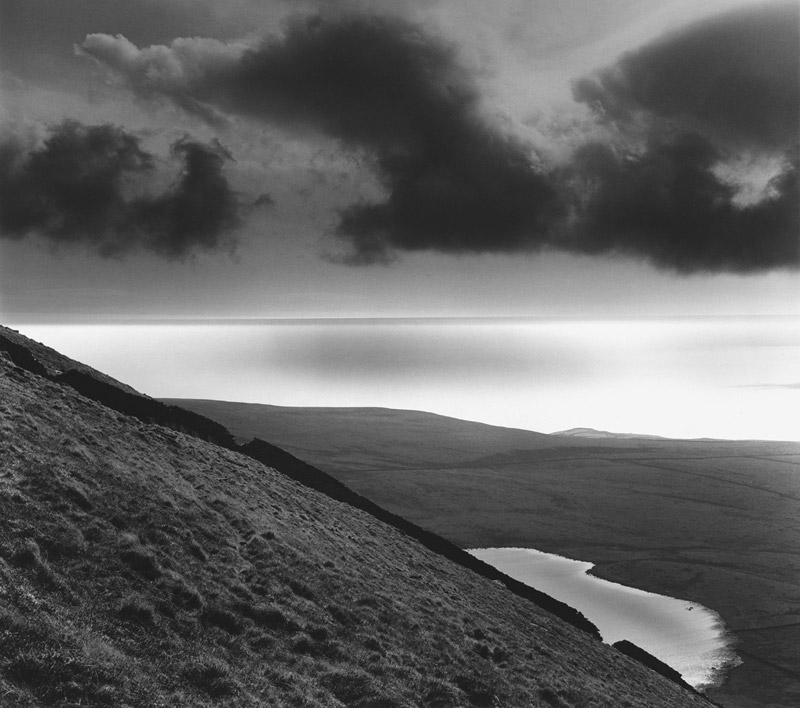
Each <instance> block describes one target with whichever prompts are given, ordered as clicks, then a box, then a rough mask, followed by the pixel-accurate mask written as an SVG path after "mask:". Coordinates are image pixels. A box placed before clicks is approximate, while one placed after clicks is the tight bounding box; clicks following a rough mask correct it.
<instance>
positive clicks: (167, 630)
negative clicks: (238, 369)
mask: <svg viewBox="0 0 800 708" xmlns="http://www.w3.org/2000/svg"><path fill="white" fill-rule="evenodd" d="M49 356H52V355H49ZM37 360H39V361H45V360H43V359H37ZM52 361H55V359H52ZM62 363H63V362H62ZM59 365H61V364H59ZM47 370H48V375H47V376H45V375H43V374H41V373H35V372H33V371H30V370H29V369H28V368H25V367H21V366H19V365H18V363H15V362H14V361H12V360H11V358H10V357H5V356H2V355H0V459H1V460H2V466H0V705H3V706H5V705H8V706H15V707H16V706H19V707H20V708H26V707H31V706H40V705H57V706H120V707H122V706H129V707H131V708H134V707H139V706H142V707H145V706H147V707H148V708H149V707H151V706H164V707H166V706H212V705H213V706H218V705H231V706H298V707H301V706H302V707H311V706H328V707H330V708H342V706H352V707H354V708H411V707H414V708H416V707H430V708H434V707H436V708H450V707H452V708H455V707H456V706H461V707H469V706H494V707H497V708H499V707H500V706H544V707H545V708H547V707H549V706H554V705H557V706H567V707H578V706H582V707H584V708H589V707H590V706H591V707H602V706H615V707H616V706H625V705H628V706H642V707H647V706H649V707H651V708H662V707H664V708H666V707H667V706H670V707H676V706H687V707H690V706H704V705H708V703H707V702H706V700H705V699H704V698H703V697H701V696H698V695H696V694H693V693H691V692H688V691H686V690H685V689H683V688H681V687H680V686H678V685H677V684H675V683H673V682H670V681H668V680H666V679H664V678H663V677H661V676H659V675H658V674H656V673H654V672H653V671H651V670H649V669H647V668H646V667H644V666H643V665H641V664H640V663H638V662H636V661H634V660H631V659H630V658H628V657H626V656H625V655H623V654H622V653H621V652H618V651H616V650H615V649H613V648H611V647H608V646H606V645H603V644H602V643H601V642H599V641H598V640H597V639H596V638H594V637H593V636H591V635H590V634H588V633H587V632H585V631H583V630H580V629H578V628H576V627H574V626H572V625H570V624H567V623H565V622H563V621H562V620H560V619H558V618H557V617H555V616H554V615H552V614H550V613H548V612H547V611H545V610H543V609H542V608H541V607H539V606H537V605H536V604H534V603H532V602H530V601H529V600H527V599H525V598H523V597H520V596H518V595H516V594H514V593H512V592H510V591H509V590H508V589H506V588H505V587H503V586H502V584H499V583H497V582H493V581H492V580H490V579H488V578H485V577H482V576H481V575H479V574H477V573H475V572H473V571H471V570H469V569H468V568H465V567H463V566H462V565H459V564H458V563H454V562H452V561H450V560H448V559H446V558H444V557H442V556H441V555H440V554H438V553H436V552H434V551H432V550H430V549H429V548H426V547H425V546H423V545H422V544H421V543H419V542H418V541H417V540H415V539H413V538H411V537H410V536H409V535H408V534H406V533H404V532H403V531H401V530H400V529H398V528H396V527H395V526H392V525H389V524H385V523H382V522H380V521H379V520H377V519H376V518H375V516H374V515H372V514H370V513H367V512H366V511H364V510H362V509H358V508H355V507H353V506H352V505H350V504H347V503H344V502H342V501H337V500H334V499H332V498H331V497H329V496H327V495H326V494H323V493H321V492H319V491H316V490H313V489H310V488H308V487H307V486H305V485H303V484H300V483H299V482H297V481H296V480H293V479H291V478H290V477H287V476H286V475H284V474H282V473H280V472H278V471H276V470H275V469H272V468H269V467H266V466H265V465H263V464H262V463H260V462H258V461H256V460H254V459H252V458H250V457H247V456H245V455H242V454H240V453H237V452H234V451H232V450H228V449H225V448H224V447H221V446H219V445H216V444H212V443H209V442H205V441H203V440H200V439H198V438H197V437H194V436H190V435H186V434H184V433H181V432H177V431H174V430H171V429H168V428H164V427H163V426H160V425H156V424H153V423H147V422H143V421H142V420H139V419H138V418H135V417H131V416H129V415H127V414H124V413H121V412H118V411H115V410H112V409H110V408H108V407H107V406H105V405H103V404H101V403H99V402H98V401H95V400H92V399H91V398H87V397H86V396H85V395H83V394H81V393H79V392H78V391H76V390H75V389H74V388H72V387H70V386H68V385H66V383H64V382H59V381H58V380H56V379H55V378H54V377H53V371H52V366H51V365H48V366H47Z"/></svg>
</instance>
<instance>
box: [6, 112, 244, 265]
mask: <svg viewBox="0 0 800 708" xmlns="http://www.w3.org/2000/svg"><path fill="white" fill-rule="evenodd" d="M171 157H172V158H173V160H174V161H177V162H178V163H179V164H180V174H179V176H178V178H177V180H176V181H175V182H174V184H172V185H171V186H170V187H168V188H166V189H165V190H163V191H162V192H160V193H157V194H149V193H147V192H146V191H144V190H145V187H146V185H147V183H148V182H149V180H150V179H152V177H153V175H154V172H155V168H156V159H155V157H154V156H153V155H152V154H150V153H148V152H146V151H145V150H143V149H142V147H141V145H140V142H139V138H138V137H137V136H135V135H132V134H130V133H127V132H126V131H124V130H122V129H121V128H117V127H114V126H111V125H97V126H86V125H83V124H81V123H78V122H76V121H65V122H63V123H61V124H60V125H57V126H54V127H53V128H52V129H51V130H50V133H49V135H48V137H47V138H46V140H45V141H44V143H43V144H42V145H39V146H29V145H26V144H25V143H24V142H23V141H21V140H20V139H18V138H16V137H13V136H7V137H5V138H4V139H3V140H2V141H0V192H2V194H3V201H2V203H1V204H0V232H2V234H3V236H4V237H6V238H22V237H23V236H26V235H27V234H31V233H37V234H39V235H41V236H43V237H45V238H46V239H48V240H49V241H50V242H51V243H53V244H56V245H68V244H72V245H83V246H86V247H88V248H89V249H91V250H93V251H95V252H97V253H98V254H99V255H101V256H106V257H112V256H122V255H124V254H127V253H129V252H132V251H137V250H145V251H150V252H152V253H155V254H157V255H159V256H163V257H166V258H171V259H179V258H183V257H185V256H187V255H189V254H191V253H192V252H194V251H197V250H212V251H213V250H217V249H219V248H222V247H230V242H229V239H228V237H227V234H228V233H229V232H230V231H231V230H232V229H233V228H234V227H235V226H237V225H238V223H239V221H240V217H239V213H238V212H239V205H238V202H237V198H236V195H235V194H234V193H233V191H232V190H231V189H230V187H229V185H228V182H227V180H226V178H225V176H224V174H223V164H224V162H225V160H226V159H227V155H226V153H225V150H224V148H222V146H220V145H219V144H211V145H206V144H203V143H200V142H197V141H194V140H191V139H189V138H184V139H182V140H179V141H177V142H175V143H174V144H173V145H172V148H171Z"/></svg>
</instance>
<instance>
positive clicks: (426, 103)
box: [83, 16, 558, 263]
mask: <svg viewBox="0 0 800 708" xmlns="http://www.w3.org/2000/svg"><path fill="white" fill-rule="evenodd" d="M200 41H201V40H197V41H196V42H195V43H194V44H192V40H180V43H177V42H176V43H173V45H172V46H171V47H170V48H167V47H161V48H153V47H151V48H149V49H144V50H137V49H136V48H135V47H133V46H132V45H130V43H126V40H125V39H124V38H120V37H117V38H111V37H108V36H105V35H90V36H89V37H88V38H87V40H86V42H85V43H84V44H83V49H84V51H86V52H87V53H89V54H91V55H93V56H95V57H96V58H98V59H99V60H101V61H103V62H105V63H107V64H108V65H110V66H112V67H114V68H115V69H117V70H118V71H120V72H121V73H122V74H124V75H125V76H126V78H127V79H128V81H129V84H130V85H131V86H132V87H133V88H134V89H135V90H137V91H138V92H140V93H142V94H146V95H150V96H152V95H153V94H154V93H160V94H162V95H167V96H169V97H170V98H172V99H173V100H174V101H176V102H177V103H178V104H180V105H183V106H191V105H192V103H195V104H196V105H197V106H199V107H204V109H205V107H211V108H213V109H219V110H223V111H229V112H235V113H239V114H244V115H249V116H253V117H256V118H259V119H263V120H267V121H269V122H273V123H278V124H282V125H284V126H287V127H289V128H291V129H294V130H303V129H305V130H309V129H311V130H315V131H319V132H322V133H324V134H326V135H328V136H331V137H333V138H336V139H337V140H339V141H340V142H341V144H342V145H344V146H345V147H347V148H350V149H354V150H356V151H357V152H358V153H359V154H361V155H362V156H364V155H365V156H366V158H367V160H368V162H369V164H370V165H371V167H372V168H373V169H374V170H375V171H376V174H377V175H378V177H379V179H380V181H381V183H382V185H383V187H384V188H385V190H386V193H387V197H386V199H385V200H383V201H379V202H376V203H365V204H354V205H351V206H350V207H348V208H347V209H345V210H344V212H343V213H342V218H341V220H340V223H339V225H338V228H337V233H338V235H339V236H340V237H342V238H343V239H345V240H346V241H347V242H348V243H349V244H350V245H351V246H352V248H353V251H352V254H351V257H350V260H351V261H352V262H356V263H370V262H376V261H383V260H386V259H387V258H389V256H390V255H391V252H392V251H393V250H395V249H405V250H415V249H433V250H439V251H446V252H464V251H468V252H490V251H520V250H527V249H532V248H535V247H536V246H537V245H538V244H539V243H540V242H541V241H542V240H544V239H545V238H546V236H547V233H548V230H549V224H550V220H551V218H552V215H553V214H554V213H556V212H557V210H558V200H557V194H556V190H555V189H554V188H553V186H552V185H551V184H550V182H549V180H548V178H547V177H545V176H544V175H543V174H542V173H541V171H540V169H538V168H537V166H536V165H535V163H534V158H533V155H532V154H531V151H530V150H529V148H528V147H527V146H525V145H524V144H522V143H521V142H520V141H518V140H516V139H515V138H513V137H511V136H509V135H506V134H504V133H503V132H502V131H501V130H499V129H498V128H495V127H493V126H491V125H489V124H488V123H487V121H486V120H485V119H484V118H483V117H482V116H481V115H480V105H479V99H480V96H479V91H478V88H477V86H476V84H475V82H474V80H473V78H472V77H471V76H470V75H469V74H468V72H466V71H465V70H464V69H463V68H462V67H461V66H460V65H459V63H458V62H457V60H456V56H455V51H454V50H453V49H452V48H451V47H449V46H446V45H444V44H443V43H441V42H440V41H438V40H436V39H434V38H432V37H431V36H429V35H427V34H425V33H423V32H422V31H420V30H419V28H417V27H416V26H414V25H411V24H408V23H406V22H404V21H402V20H399V19H397V18H387V17H355V16H348V17H338V18H329V19H322V18H320V17H312V18H305V19H303V20H298V21H295V22H294V23H293V24H291V25H290V27H289V28H288V31H287V32H286V34H285V36H284V37H282V38H281V39H279V40H273V41H269V42H266V43H264V44H263V45H262V46H260V47H258V48H255V49H249V50H245V51H243V52H242V53H241V54H240V55H239V56H237V57H236V58H235V59H232V58H231V57H230V55H229V54H226V52H225V51H224V49H223V48H222V47H220V46H219V45H212V44H208V43H207V44H206V45H205V46H202V45H200V44H199V42H200ZM201 57H203V58H204V63H203V62H202V61H201V60H200V58H201ZM200 65H202V66H203V67H204V68H203V69H202V70H201V69H199V68H198V66H200ZM154 76H155V77H156V78H153V77H154Z"/></svg>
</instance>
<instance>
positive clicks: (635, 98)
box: [569, 4, 800, 272]
mask: <svg viewBox="0 0 800 708" xmlns="http://www.w3.org/2000/svg"><path fill="white" fill-rule="evenodd" d="M798 52H800V7H798V6H797V5H795V4H791V5H786V4H780V5H774V6H771V7H767V8H756V9H750V10H747V11H739V12H736V13H732V14H730V15H726V16H723V17H721V18H716V19H714V20H709V21H705V22H703V23H701V24H698V25H695V26H692V27H689V28H688V29H685V30H684V31H682V32H680V33H675V34H672V35H670V36H668V37H667V38H665V39H662V40H659V41H657V42H655V43H653V44H652V45H649V46H646V47H644V48H642V49H640V50H638V51H636V52H633V53H630V54H627V55H625V56H623V57H622V58H621V59H620V61H619V62H618V63H617V64H616V65H614V66H613V67H611V68H610V69H606V70H604V71H601V72H599V73H597V74H595V75H594V76H592V77H588V78H585V79H583V80H581V81H579V82H577V83H576V84H575V90H574V93H575V96H576V98H577V99H578V100H580V101H584V102H586V103H588V104H589V105H590V106H592V108H593V109H594V110H595V112H596V114H597V116H598V118H599V120H600V121H601V122H603V123H604V124H605V125H606V126H608V127H609V128H610V129H611V131H612V135H616V142H617V144H616V146H610V145H600V144H590V145H585V146H583V147H582V148H580V149H579V150H578V152H577V156H576V159H575V161H574V163H573V164H572V165H571V167H570V170H569V172H570V175H571V177H572V181H571V185H572V189H573V193H574V194H575V204H576V206H575V210H574V213H575V221H574V224H573V226H574V232H573V234H572V237H571V239H570V240H569V243H570V247H571V248H573V249H574V250H579V251H584V252H589V253H600V252H622V253H629V254H638V255H640V256H643V257H646V258H648V259H650V260H651V261H652V262H654V263H655V264H657V265H659V266H664V267H667V268H672V269H675V270H678V271H682V272H692V271H734V272H748V271H758V270H768V269H771V268H780V267H794V268H796V267H798V266H800V214H799V213H798V201H800V199H799V197H800V193H799V192H798V180H797V173H798V139H799V136H800V124H799V123H800V95H799V94H800V76H798V73H799V67H800V63H799V62H800V56H799V55H798ZM737 160H740V161H744V162H745V163H747V162H748V161H749V162H750V163H751V164H750V166H749V167H742V166H741V165H739V167H738V168H736V162H737ZM770 160H771V164H772V167H771V168H770V169H772V170H773V171H774V174H773V175H772V177H771V179H770V180H769V181H768V184H767V185H766V187H765V188H763V189H762V193H761V195H760V196H759V198H757V199H750V200H746V199H745V200H743V199H741V198H740V196H741V195H740V194H739V192H740V187H741V185H738V186H737V184H736V179H733V180H732V179H731V178H730V175H728V176H725V170H724V169H721V167H724V166H725V165H726V164H727V165H734V170H733V172H734V173H735V172H736V170H737V169H738V171H739V174H738V178H739V179H740V180H743V181H744V182H747V180H748V179H752V175H751V176H750V177H748V175H747V171H748V169H749V170H753V169H756V170H757V169H758V165H759V164H761V169H765V168H764V164H768V161H770ZM775 164H777V165H778V167H777V170H776V171H775ZM754 165H755V167H754ZM734 176H736V175H734Z"/></svg>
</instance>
